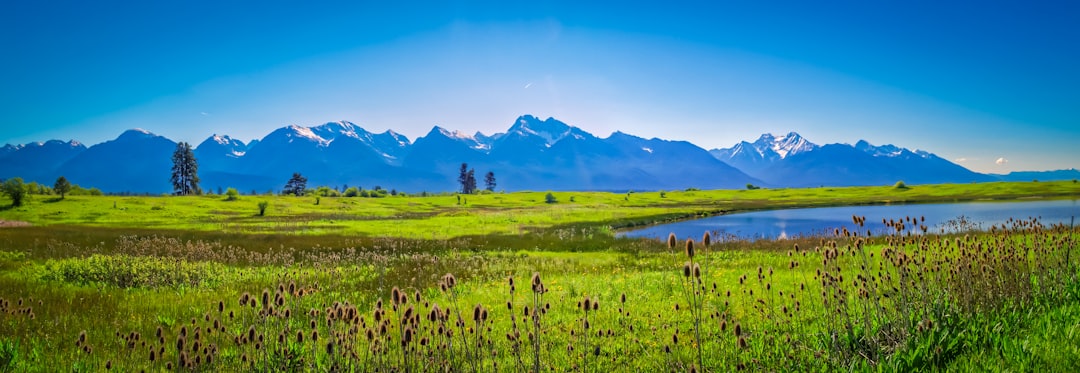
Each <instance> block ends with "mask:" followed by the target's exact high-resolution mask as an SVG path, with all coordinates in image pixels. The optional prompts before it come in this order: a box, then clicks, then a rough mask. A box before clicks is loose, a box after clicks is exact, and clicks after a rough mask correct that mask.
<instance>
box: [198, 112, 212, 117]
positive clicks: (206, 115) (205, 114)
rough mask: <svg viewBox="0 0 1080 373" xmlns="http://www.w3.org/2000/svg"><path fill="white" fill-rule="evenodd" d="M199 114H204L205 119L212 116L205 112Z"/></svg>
mask: <svg viewBox="0 0 1080 373" xmlns="http://www.w3.org/2000/svg"><path fill="white" fill-rule="evenodd" d="M199 114H202V116H204V117H208V116H210V113H207V112H205V111H200V112H199Z"/></svg>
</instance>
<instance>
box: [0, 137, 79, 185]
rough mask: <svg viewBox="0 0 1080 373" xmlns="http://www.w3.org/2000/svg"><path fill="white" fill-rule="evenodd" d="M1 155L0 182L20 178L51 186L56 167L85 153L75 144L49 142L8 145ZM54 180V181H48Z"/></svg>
mask: <svg viewBox="0 0 1080 373" xmlns="http://www.w3.org/2000/svg"><path fill="white" fill-rule="evenodd" d="M3 149H6V150H3V151H0V162H2V164H3V166H2V167H0V179H7V178H10V177H22V178H24V179H27V180H37V181H39V182H41V183H46V184H47V185H52V181H54V180H55V179H56V178H57V177H59V176H58V175H55V173H54V172H53V171H54V170H56V168H57V167H60V165H62V164H64V162H67V161H68V160H71V159H72V158H74V157H75V156H77V155H79V153H82V152H83V151H85V150H86V146H84V145H83V144H81V143H79V142H78V141H74V140H73V141H68V142H63V141H60V140H49V141H45V142H33V143H29V144H25V145H17V146H15V145H8V146H5V147H4V148H3ZM49 179H53V180H49Z"/></svg>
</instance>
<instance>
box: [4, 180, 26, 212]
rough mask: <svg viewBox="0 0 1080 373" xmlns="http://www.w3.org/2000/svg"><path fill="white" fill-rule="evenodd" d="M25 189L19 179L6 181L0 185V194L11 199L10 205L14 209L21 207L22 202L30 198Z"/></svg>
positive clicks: (24, 185)
mask: <svg viewBox="0 0 1080 373" xmlns="http://www.w3.org/2000/svg"><path fill="white" fill-rule="evenodd" d="M26 189H27V188H26V184H24V183H23V179H22V178H21V177H16V178H11V179H8V180H7V181H5V182H4V184H2V185H0V193H2V194H5V195H7V196H8V198H11V205H12V206H14V207H19V206H22V205H23V202H25V201H26V200H27V199H29V198H30V193H28V192H27V190H26Z"/></svg>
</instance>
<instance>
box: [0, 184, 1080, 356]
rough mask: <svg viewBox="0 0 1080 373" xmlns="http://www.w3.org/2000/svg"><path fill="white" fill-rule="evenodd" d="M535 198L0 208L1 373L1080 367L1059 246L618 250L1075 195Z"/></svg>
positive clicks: (876, 243) (1067, 270)
mask: <svg viewBox="0 0 1080 373" xmlns="http://www.w3.org/2000/svg"><path fill="white" fill-rule="evenodd" d="M546 194H547V193H546V192H537V193H532V192H528V193H510V194H498V193H495V194H483V195H468V196H467V197H468V202H467V203H463V204H461V205H459V204H457V203H456V200H457V199H456V198H455V196H454V195H440V196H431V197H395V196H388V197H386V198H373V199H367V198H346V197H323V198H322V203H321V204H320V205H314V204H313V200H312V198H311V197H293V196H290V197H283V196H279V197H270V196H267V197H259V198H265V200H261V201H260V202H259V203H258V205H259V208H260V210H261V211H260V214H259V215H264V213H265V216H259V215H256V214H254V211H253V210H252V208H251V207H252V205H251V204H249V203H253V202H246V201H248V200H247V199H243V200H241V201H240V202H228V201H225V199H224V198H221V197H220V196H218V197H206V196H186V197H112V196H109V197H88V196H70V197H69V198H67V199H66V200H63V201H59V200H58V201H55V202H48V203H45V202H41V203H39V202H36V201H34V202H33V203H30V204H27V205H24V206H22V207H17V208H9V209H7V210H3V211H0V219H3V220H9V221H11V220H15V221H26V222H29V223H31V224H32V226H29V227H19V228H3V230H0V371H19V372H22V371H29V372H37V371H55V370H58V369H59V370H72V371H104V370H106V369H115V370H117V371H134V372H138V371H143V370H145V371H153V372H157V371H247V370H250V371H374V370H379V371H393V370H394V369H395V368H396V369H397V370H399V371H404V370H408V371H434V370H439V371H442V370H443V369H445V368H450V369H452V370H454V371H484V372H489V371H521V372H524V371H534V370H544V371H581V372H606V371H695V370H696V371H710V372H721V371H734V370H739V369H742V370H748V371H836V370H862V371H913V370H916V371H938V370H978V371H983V370H1013V371H1040V370H1045V371H1075V370H1077V369H1078V368H1080V354H1078V352H1080V333H1077V328H1075V327H1072V326H1075V325H1080V306H1078V305H1080V282H1078V281H1077V276H1078V275H1080V272H1078V268H1080V267H1078V266H1077V264H1080V263H1078V260H1077V258H1076V257H1077V253H1076V252H1075V251H1076V241H1077V239H1078V238H1080V230H1077V229H1076V228H1073V227H1067V226H1044V225H1042V224H1039V223H1038V222H1033V221H1015V222H1012V223H1010V224H1009V225H1008V226H997V227H994V228H993V229H992V230H991V231H988V232H965V233H959V234H951V235H944V236H941V235H934V234H911V233H909V231H916V232H917V229H916V227H917V226H918V222H917V221H916V220H915V219H914V218H907V219H903V220H900V221H895V222H893V223H892V226H893V227H894V228H895V232H894V233H893V234H890V235H886V236H876V237H866V236H859V235H858V234H856V233H853V232H838V234H836V235H834V236H829V237H815V238H800V239H796V240H781V241H755V242H745V241H723V242H713V240H712V237H710V236H708V235H705V236H703V237H702V239H699V240H695V241H692V242H681V243H676V242H674V240H670V241H671V242H670V243H668V242H664V243H661V242H656V241H651V240H634V239H616V238H614V237H613V235H612V234H611V229H612V227H619V226H627V225H631V224H641V223H645V222H655V221H662V220H667V219H674V218H680V217H687V216H696V215H700V214H708V213H718V212H720V211H736V210H750V209H762V208H777V207H791V206H810V205H813V206H819V205H834V204H846V203H897V202H915V201H921V202H929V201H952V200H970V199H1003V198H1018V197H1064V196H1076V195H1077V194H1080V190H1078V189H1077V187H1076V186H1075V184H1073V183H1071V182H1061V183H1037V184H1036V183H992V184H971V185H939V186H909V187H908V189H905V190H903V191H900V190H897V189H895V188H893V186H886V187H877V188H832V189H786V190H784V189H782V190H765V189H761V190H753V191H751V190H741V191H681V192H677V191H671V192H667V193H666V198H661V197H660V195H659V193H657V192H636V193H633V194H632V196H633V198H628V196H630V195H629V194H613V193H584V192H574V193H572V194H571V193H564V192H552V193H551V194H552V195H553V196H554V197H556V198H558V199H559V200H560V201H561V202H560V203H558V204H547V203H545V195H546ZM565 201H570V202H565ZM271 202H272V203H273V205H274V209H273V210H270V211H265V210H266V207H268V206H269V204H270V203H271ZM113 203H116V207H115V208H114V207H113ZM154 207H160V209H158V210H154V209H153V208H154ZM200 219H210V220H209V221H200ZM214 219H216V220H214ZM852 219H853V222H854V223H855V224H860V223H862V222H863V220H865V219H864V218H862V217H852ZM509 220H513V221H509ZM372 226H374V227H372Z"/></svg>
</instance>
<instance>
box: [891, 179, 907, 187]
mask: <svg viewBox="0 0 1080 373" xmlns="http://www.w3.org/2000/svg"><path fill="white" fill-rule="evenodd" d="M893 188H896V189H907V188H908V186H907V184H904V181H903V180H901V181H897V182H896V184H893Z"/></svg>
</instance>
